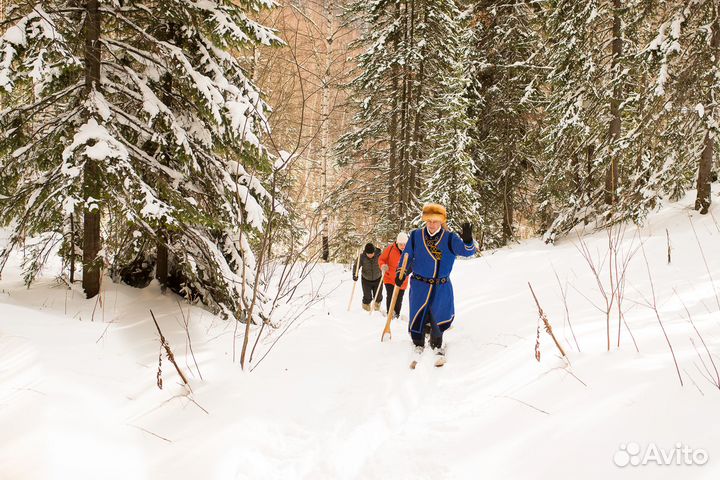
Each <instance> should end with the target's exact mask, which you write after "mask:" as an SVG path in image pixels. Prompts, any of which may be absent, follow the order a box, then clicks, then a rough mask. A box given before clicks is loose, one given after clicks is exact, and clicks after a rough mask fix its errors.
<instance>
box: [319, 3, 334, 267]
mask: <svg viewBox="0 0 720 480" xmlns="http://www.w3.org/2000/svg"><path fill="white" fill-rule="evenodd" d="M324 3H325V5H324V6H325V18H326V20H327V32H326V34H325V72H324V73H323V79H322V105H321V113H320V117H321V118H320V121H321V122H322V132H321V134H320V150H321V152H322V153H321V157H322V185H321V188H322V191H321V194H320V198H321V199H322V200H321V204H322V205H323V213H322V226H321V228H322V259H323V261H325V262H327V261H328V260H329V259H330V247H329V242H330V236H329V232H328V224H329V218H328V211H327V208H326V207H325V201H326V200H327V193H328V192H327V176H328V149H329V146H330V145H329V142H330V79H331V76H330V73H331V72H330V68H331V66H332V53H333V35H334V34H335V3H334V2H333V0H325V2H324Z"/></svg>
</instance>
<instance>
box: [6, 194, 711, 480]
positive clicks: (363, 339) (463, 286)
mask: <svg viewBox="0 0 720 480" xmlns="http://www.w3.org/2000/svg"><path fill="white" fill-rule="evenodd" d="M693 198H694V196H693V195H690V196H688V197H687V198H686V199H685V200H683V201H681V202H679V203H675V204H670V205H668V206H666V207H665V208H663V209H662V210H661V211H659V212H658V213H656V214H653V215H652V216H651V218H650V220H649V222H648V224H647V226H646V227H644V228H642V229H640V230H637V231H636V229H635V227H633V226H629V227H628V228H627V230H626V232H625V235H624V240H623V241H622V242H621V243H620V247H619V251H620V254H621V256H623V255H627V254H628V252H630V251H633V250H635V255H634V256H633V257H632V260H631V262H630V266H629V268H628V270H627V274H626V275H627V280H626V284H625V299H624V302H623V309H624V313H625V320H626V322H627V325H628V327H629V328H630V330H631V331H632V334H633V335H634V338H635V341H636V342H637V346H638V348H639V350H640V351H639V353H638V352H637V351H636V349H635V346H634V344H633V341H632V338H631V337H630V335H629V334H628V330H627V329H625V328H623V331H622V332H621V338H620V341H621V345H620V347H619V348H618V347H617V316H616V312H614V313H613V316H612V319H611V326H610V327H611V337H612V347H611V351H610V352H608V351H607V337H606V323H605V322H606V321H605V315H604V313H602V312H600V311H599V310H598V309H597V308H596V307H595V306H593V305H592V303H591V302H593V303H595V305H598V306H602V305H603V304H604V303H603V299H602V296H601V295H600V293H599V291H598V287H597V284H596V281H595V278H594V277H593V275H592V273H591V271H590V268H589V267H588V265H587V263H586V262H585V260H584V259H583V257H582V255H581V254H580V251H579V249H578V247H580V242H579V240H578V239H577V238H568V239H566V240H563V241H561V242H559V243H558V244H557V245H555V246H549V245H545V244H543V243H542V242H541V241H539V240H531V241H527V242H524V243H522V244H520V245H515V246H513V247H511V248H505V249H502V250H498V251H495V252H485V254H484V255H483V256H482V257H480V258H477V259H473V260H468V261H458V262H457V263H456V267H455V271H454V272H453V275H452V279H453V282H454V288H455V294H456V310H457V320H456V322H455V325H454V327H453V328H452V329H451V330H450V331H448V332H447V334H446V343H447V347H448V363H447V365H446V366H445V367H443V368H440V369H438V368H434V367H433V366H432V361H433V359H432V356H431V355H430V354H429V353H426V354H425V356H424V358H423V359H422V361H421V364H420V365H419V366H418V368H417V369H416V370H414V371H413V370H410V369H409V368H408V363H409V361H410V351H411V347H410V340H409V338H408V336H407V333H406V324H405V323H404V322H402V321H396V322H394V323H393V338H392V341H390V342H385V343H380V341H379V340H380V334H381V332H382V328H383V324H384V319H383V317H382V315H381V314H379V313H375V314H373V316H370V315H369V314H367V313H366V312H363V311H362V310H361V309H360V299H359V297H360V295H358V292H356V297H355V302H354V305H353V309H352V311H351V312H347V303H348V299H349V296H350V290H351V287H352V283H351V281H350V274H349V273H348V272H347V270H346V269H345V268H344V267H342V266H337V265H327V266H322V267H319V268H318V269H317V271H316V272H315V274H314V275H315V282H314V285H315V286H317V285H318V284H319V280H320V278H321V277H322V279H323V284H322V285H323V286H322V289H323V291H325V292H330V293H329V296H327V297H326V298H325V299H324V300H323V301H321V302H319V303H316V304H315V305H313V306H312V307H311V308H310V309H309V310H308V311H307V312H306V315H304V316H303V317H302V318H301V319H299V320H298V321H296V322H294V323H293V324H292V326H291V327H290V328H289V329H288V330H287V332H285V333H284V335H282V336H281V335H280V334H281V333H282V328H281V329H279V330H275V331H272V332H270V335H269V336H268V337H267V338H264V339H263V341H262V342H261V344H260V346H258V351H257V352H256V353H255V357H254V359H253V361H254V366H255V367H256V368H255V369H254V370H253V371H252V372H251V373H249V372H242V371H241V370H240V368H239V366H238V364H237V362H235V363H233V362H232V355H233V352H232V347H233V345H232V338H233V327H234V325H232V324H231V323H229V322H225V321H222V320H220V319H218V318H215V317H214V316H212V315H210V314H209V313H207V312H206V311H204V310H202V309H200V308H196V307H190V308H188V306H187V305H183V307H182V308H183V309H184V311H185V313H186V315H188V312H189V316H190V329H189V336H190V338H191V340H192V348H193V351H194V353H195V359H196V360H197V363H198V365H199V369H200V373H202V377H203V380H201V379H200V377H199V375H198V373H197V371H196V368H195V363H194V361H193V359H192V356H191V355H190V351H189V349H188V341H187V335H186V333H185V329H184V328H183V327H182V316H181V313H180V307H179V306H178V303H177V300H176V298H177V297H175V296H174V295H172V294H168V295H161V294H160V291H159V288H158V287H157V286H156V285H151V286H150V287H148V288H146V289H144V290H137V289H133V288H130V287H127V286H122V285H114V284H112V283H111V282H109V281H107V282H105V284H104V287H103V290H104V293H103V298H102V302H98V301H96V300H84V299H83V297H82V294H81V291H80V289H79V287H76V288H75V289H74V290H67V288H65V287H64V286H62V285H60V284H58V282H57V281H56V280H55V279H54V278H53V277H52V275H50V274H49V273H48V276H46V277H44V278H43V279H41V280H40V281H39V282H38V283H37V284H35V285H34V286H33V287H32V288H30V289H29V290H28V289H25V288H24V287H23V286H22V282H21V279H20V273H19V267H18V264H19V259H18V258H13V262H12V263H11V265H9V266H8V268H7V269H6V271H5V273H4V276H3V279H2V281H1V282H0V479H2V480H20V479H74V480H79V479H97V478H103V479H110V478H118V479H152V480H156V479H166V478H167V479H198V478H208V479H235V478H249V479H256V478H263V479H264V478H278V479H291V478H293V479H294V478H303V479H304V478H307V479H387V478H392V479H432V480H439V479H455V478H459V479H476V478H484V479H528V478H560V479H566V478H567V479H569V478H583V479H594V478H602V479H607V478H613V479H614V478H644V479H645V478H646V479H670V478H673V479H674V478H693V479H694V478H716V477H717V476H718V475H719V474H720V430H718V429H717V426H716V423H717V412H718V405H720V389H719V388H718V387H717V386H716V385H713V381H715V382H717V375H716V371H715V369H714V366H713V363H712V362H711V360H710V357H708V355H707V352H706V348H705V346H704V345H703V340H704V342H705V344H706V345H707V350H709V352H710V353H711V355H712V360H713V361H714V362H715V363H717V364H718V365H720V358H719V357H718V353H719V352H720V305H719V304H720V300H718V297H717V296H716V295H720V292H719V291H718V288H717V287H718V286H720V255H717V251H718V246H719V245H720V226H719V225H718V224H717V223H716V222H715V218H719V217H720V208H718V207H717V205H716V206H715V207H714V208H713V209H712V210H711V212H712V213H714V217H713V216H711V215H706V216H700V215H699V214H697V213H696V212H694V211H692V210H691V208H690V206H691V204H692V199H693ZM716 202H717V200H716ZM691 222H692V223H691ZM691 225H692V226H694V229H695V231H696V232H697V238H698V239H699V241H700V243H701V245H702V247H703V249H704V254H705V256H706V259H707V265H708V268H706V264H705V262H704V261H703V255H702V252H701V250H700V248H699V247H698V244H697V241H696V237H695V233H693V229H692V228H691ZM668 234H669V238H670V242H671V246H672V261H671V263H670V264H668V261H667V236H668ZM636 235H637V236H636ZM584 241H585V242H586V244H587V246H588V248H589V251H590V252H591V253H592V254H593V255H594V256H595V257H596V258H602V257H603V255H604V252H605V251H606V250H607V244H608V236H607V234H606V233H604V232H597V233H594V234H591V235H587V236H585V237H584ZM641 243H642V245H643V248H644V253H645V256H646V258H647V262H648V266H649V269H650V272H651V275H652V285H651V282H650V280H649V278H648V272H647V268H646V263H645V260H644V256H643V250H636V247H638V246H639V245H640V244H641ZM708 269H709V274H708ZM556 274H557V277H558V278H556ZM601 274H602V278H603V280H604V281H606V283H607V267H606V268H605V269H604V270H602V272H601ZM558 279H559V283H558ZM527 282H531V283H532V285H533V288H534V289H535V292H536V293H537V296H538V299H539V301H540V303H541V305H542V307H543V309H544V310H545V312H546V313H547V316H548V318H549V320H550V322H551V323H552V326H553V329H554V332H555V333H556V334H557V336H558V339H559V340H560V342H561V344H562V346H563V348H565V350H566V351H567V352H568V355H569V361H570V363H571V366H567V365H566V362H565V361H564V360H562V359H561V358H560V357H559V355H558V353H557V350H556V348H555V346H554V344H553V343H552V340H551V339H550V337H549V336H548V335H547V334H546V333H545V332H544V331H541V336H540V339H541V344H540V349H541V353H542V356H541V361H540V362H537V361H536V359H535V340H536V328H537V325H538V315H537V309H536V307H535V303H534V301H533V299H532V296H531V294H530V290H529V289H528V286H527ZM338 285H339V286H338ZM561 285H562V287H563V288H565V289H566V292H567V295H566V297H567V309H566V307H565V302H563V296H562V295H561ZM653 287H654V292H655V296H656V298H657V306H658V313H659V317H660V320H661V321H662V324H663V326H664V328H665V330H666V332H667V335H668V338H669V341H670V343H671V344H672V347H673V349H674V352H675V355H676V357H677V361H678V364H679V370H680V374H681V375H682V381H683V383H684V387H681V386H680V381H679V378H678V373H677V371H676V368H675V364H674V362H673V357H672V355H671V352H670V349H669V347H668V343H667V340H666V339H665V336H664V334H663V330H662V329H661V325H660V323H659V322H658V317H657V316H656V314H655V312H654V311H653V310H652V309H651V308H649V307H648V305H647V304H648V303H652V289H653ZM683 304H684V305H683ZM685 306H686V307H687V309H688V311H689V313H690V314H691V317H692V320H693V322H694V326H695V328H697V331H698V332H699V333H700V335H701V336H702V339H701V338H700V337H699V336H698V334H697V333H696V330H695V328H694V327H693V325H691V323H690V322H689V321H688V315H687V313H686V310H685ZM150 308H152V309H153V311H154V313H155V315H156V317H157V319H158V322H159V323H160V325H161V327H162V329H163V333H164V334H165V336H166V337H167V338H168V340H169V342H170V345H171V347H172V348H173V350H174V352H175V355H176V358H177V359H178V363H179V365H180V366H181V368H182V369H183V370H184V371H185V372H186V373H187V374H188V375H189V376H190V381H191V384H192V388H193V391H194V393H193V394H192V395H191V396H190V397H188V396H186V395H185V393H186V392H185V389H184V388H183V387H181V386H180V384H179V383H178V382H179V378H178V376H177V374H176V373H175V372H174V370H173V367H172V366H171V365H170V363H169V362H168V361H167V360H166V359H163V363H162V372H163V380H164V388H163V390H160V389H158V387H157V386H156V372H157V365H158V354H159V347H160V345H159V338H158V334H157V332H156V330H155V326H154V324H153V323H152V320H151V317H150V314H149V309H150ZM405 313H406V312H405ZM568 317H569V320H570V321H571V322H572V325H573V328H574V333H575V337H576V338H577V344H578V345H579V347H580V350H581V352H578V351H577V346H576V344H575V340H574V339H573V335H572V332H571V331H570V329H569V325H568V322H567V318H568ZM283 328H284V327H283ZM239 334H240V332H239V333H238V335H239ZM278 338H279V340H278ZM240 340H241V336H238V348H239V344H240ZM276 340H278V341H277V344H276V345H275V347H274V349H273V350H272V351H271V353H270V354H269V355H268V356H267V357H265V359H264V360H262V361H261V362H259V359H260V358H261V357H262V355H263V354H264V353H265V351H267V349H268V348H269V347H270V345H272V343H273V342H274V341H276ZM689 449H692V451H689ZM636 453H637V454H636ZM631 454H632V455H631ZM663 454H665V455H672V457H668V458H667V459H665V460H663V458H662V455H663ZM642 460H645V462H644V463H646V464H645V465H642V463H643V462H642ZM628 462H631V464H629V465H626V466H617V465H616V463H621V464H625V463H628ZM638 462H639V463H640V464H639V465H634V464H635V463H638ZM663 462H664V463H671V465H658V463H663ZM690 462H695V463H696V464H694V465H687V464H684V463H690ZM678 463H680V464H678ZM697 463H702V465H699V464H697Z"/></svg>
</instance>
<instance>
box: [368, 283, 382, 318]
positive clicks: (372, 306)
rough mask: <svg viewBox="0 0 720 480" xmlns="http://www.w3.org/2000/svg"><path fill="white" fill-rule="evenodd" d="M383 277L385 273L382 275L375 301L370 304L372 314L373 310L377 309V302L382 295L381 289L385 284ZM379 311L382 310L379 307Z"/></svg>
mask: <svg viewBox="0 0 720 480" xmlns="http://www.w3.org/2000/svg"><path fill="white" fill-rule="evenodd" d="M383 277H384V274H382V275H380V282H379V283H378V288H377V290H376V291H375V298H373V301H372V303H371V304H370V315H372V313H373V311H375V304H376V303H378V297H380V292H381V291H382V290H380V289H381V288H382V287H383V285H384V283H383ZM378 311H380V309H379V308H378Z"/></svg>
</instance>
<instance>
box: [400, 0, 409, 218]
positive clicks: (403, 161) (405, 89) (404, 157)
mask: <svg viewBox="0 0 720 480" xmlns="http://www.w3.org/2000/svg"><path fill="white" fill-rule="evenodd" d="M403 5H404V6H405V8H404V12H403V13H404V22H403V23H404V29H403V39H404V42H403V45H404V46H405V49H406V52H405V62H404V63H403V66H402V101H401V105H402V107H401V111H400V148H399V153H400V156H399V159H398V172H399V176H398V179H397V183H398V188H399V190H400V191H399V202H398V214H399V219H400V222H401V223H402V224H403V225H404V222H405V217H406V215H407V211H406V209H405V205H406V204H405V198H406V197H407V193H406V191H407V163H408V157H409V151H408V134H409V129H408V124H409V115H410V112H409V108H410V89H411V88H412V85H411V82H410V67H409V65H408V61H409V58H408V54H407V49H408V48H409V41H410V26H409V22H410V18H409V16H410V10H409V8H408V0H405V1H404V2H403Z"/></svg>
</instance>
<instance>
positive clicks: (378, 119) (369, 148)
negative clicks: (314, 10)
mask: <svg viewBox="0 0 720 480" xmlns="http://www.w3.org/2000/svg"><path fill="white" fill-rule="evenodd" d="M348 15H349V16H350V18H352V19H353V20H354V21H356V22H358V24H359V25H361V28H362V32H363V34H362V36H361V38H360V39H359V40H358V42H357V44H356V46H357V48H359V49H360V50H361V53H360V54H359V55H358V56H357V57H356V62H357V69H356V76H355V79H354V81H353V82H352V84H351V85H350V87H351V89H352V92H353V100H354V102H355V103H356V105H357V110H358V113H357V115H356V116H355V118H354V122H353V123H354V128H353V130H352V131H351V132H349V133H348V134H346V135H344V136H343V137H342V138H341V139H340V141H339V143H338V150H339V157H340V158H343V159H344V161H345V162H363V164H364V165H366V166H367V167H369V170H366V172H367V173H366V175H365V177H364V178H362V179H359V180H360V182H362V183H364V184H365V185H366V186H367V188H365V189H363V190H364V191H365V192H371V193H372V197H371V198H372V203H371V205H370V207H371V208H372V210H371V213H372V214H373V215H374V216H376V217H377V218H379V219H381V221H380V222H379V223H378V230H380V232H381V233H383V232H384V233H388V234H389V233H391V232H397V229H398V228H399V227H400V228H407V227H408V226H409V225H410V223H411V221H412V220H413V219H414V217H415V215H416V214H417V210H418V206H419V197H420V195H421V194H422V192H423V191H424V190H425V179H424V173H423V171H422V162H423V161H424V160H425V159H426V158H427V154H428V150H429V136H430V135H429V131H428V128H429V127H428V121H429V120H430V119H434V118H436V117H437V115H438V112H437V111H435V110H434V109H433V108H432V107H433V106H434V105H436V104H437V101H436V100H437V99H438V98H440V97H441V96H442V95H443V94H444V92H443V86H444V85H443V79H445V78H447V77H449V76H450V75H452V73H453V58H454V56H455V55H457V53H458V52H457V51H455V50H454V49H453V44H455V43H456V42H454V41H448V39H454V38H456V37H457V36H459V35H460V34H461V27H460V25H459V23H458V18H459V11H458V9H457V6H456V4H455V2H454V1H453V0H372V1H370V2H368V1H360V0H358V1H356V2H354V3H353V4H352V7H351V8H350V9H349V13H348Z"/></svg>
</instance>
